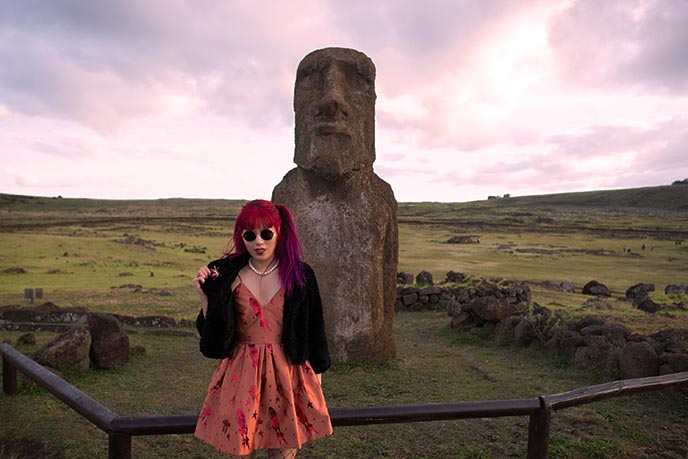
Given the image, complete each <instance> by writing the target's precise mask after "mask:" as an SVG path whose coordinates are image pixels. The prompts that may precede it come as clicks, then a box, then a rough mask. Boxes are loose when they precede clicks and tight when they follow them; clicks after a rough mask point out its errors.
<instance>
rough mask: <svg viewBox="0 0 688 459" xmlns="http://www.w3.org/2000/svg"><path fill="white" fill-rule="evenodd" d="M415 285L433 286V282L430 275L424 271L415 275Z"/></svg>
mask: <svg viewBox="0 0 688 459" xmlns="http://www.w3.org/2000/svg"><path fill="white" fill-rule="evenodd" d="M416 285H418V286H424V285H434V282H433V281H432V274H430V273H429V272H427V271H425V270H423V271H421V272H419V273H418V275H416Z"/></svg>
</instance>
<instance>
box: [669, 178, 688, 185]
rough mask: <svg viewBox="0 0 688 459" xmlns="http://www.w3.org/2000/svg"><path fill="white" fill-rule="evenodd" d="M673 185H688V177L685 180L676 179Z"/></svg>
mask: <svg viewBox="0 0 688 459" xmlns="http://www.w3.org/2000/svg"><path fill="white" fill-rule="evenodd" d="M672 185H688V178H685V179H683V180H676V181H675V182H674V183H672Z"/></svg>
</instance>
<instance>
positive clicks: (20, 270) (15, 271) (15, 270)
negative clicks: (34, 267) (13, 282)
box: [2, 268, 26, 274]
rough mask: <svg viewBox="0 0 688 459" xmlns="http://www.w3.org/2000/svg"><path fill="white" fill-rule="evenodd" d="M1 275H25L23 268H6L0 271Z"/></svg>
mask: <svg viewBox="0 0 688 459" xmlns="http://www.w3.org/2000/svg"><path fill="white" fill-rule="evenodd" d="M2 273H3V274H26V270H25V269H24V268H7V269H5V270H3V271H2Z"/></svg>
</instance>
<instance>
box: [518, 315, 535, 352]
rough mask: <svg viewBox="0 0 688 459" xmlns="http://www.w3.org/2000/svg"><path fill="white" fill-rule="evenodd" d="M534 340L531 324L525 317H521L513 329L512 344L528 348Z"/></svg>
mask: <svg viewBox="0 0 688 459" xmlns="http://www.w3.org/2000/svg"><path fill="white" fill-rule="evenodd" d="M534 340H535V330H534V329H533V323H532V322H531V321H530V319H528V318H527V317H523V318H522V319H521V321H519V323H518V325H516V327H515V328H514V342H515V343H516V344H520V345H521V346H528V345H529V344H530V343H532V342H533V341H534Z"/></svg>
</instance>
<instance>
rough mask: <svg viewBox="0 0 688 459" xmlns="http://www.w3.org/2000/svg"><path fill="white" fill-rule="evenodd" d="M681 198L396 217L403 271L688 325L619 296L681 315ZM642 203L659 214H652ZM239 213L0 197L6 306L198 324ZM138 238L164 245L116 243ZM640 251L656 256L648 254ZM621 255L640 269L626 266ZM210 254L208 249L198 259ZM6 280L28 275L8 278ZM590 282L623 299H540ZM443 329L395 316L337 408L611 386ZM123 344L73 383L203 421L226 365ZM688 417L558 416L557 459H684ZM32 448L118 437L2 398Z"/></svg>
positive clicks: (186, 349)
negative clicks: (31, 304) (391, 349)
mask: <svg viewBox="0 0 688 459" xmlns="http://www.w3.org/2000/svg"><path fill="white" fill-rule="evenodd" d="M671 188H672V189H670V190H664V189H663V190H659V191H657V190H655V191H653V190H650V191H649V193H650V194H654V196H655V197H654V198H652V199H650V198H649V197H646V198H643V199H640V198H637V197H636V198H634V196H635V195H634V194H633V193H632V192H630V191H629V192H625V193H621V194H618V193H617V194H614V193H611V194H609V195H597V197H595V195H586V196H581V195H577V194H576V195H575V196H558V197H542V198H541V199H537V198H532V197H528V198H513V199H508V200H498V201H490V202H478V203H464V204H456V203H454V204H439V203H401V204H400V205H399V221H400V225H399V231H400V247H399V271H406V272H409V273H413V274H414V275H415V274H416V273H418V272H419V271H420V270H421V269H425V270H428V271H430V272H431V273H432V274H433V275H434V277H435V280H436V281H441V280H443V279H444V278H445V275H446V273H447V271H450V270H452V271H457V272H463V273H466V274H469V275H470V276H472V277H474V278H480V277H483V278H488V279H489V278H508V279H515V280H527V281H530V282H531V289H532V291H533V300H534V301H536V302H538V303H539V304H541V305H543V306H547V307H549V308H551V309H554V310H558V311H561V312H562V313H564V314H565V315H566V316H567V317H570V318H580V317H583V316H586V315H591V314H592V315H596V316H600V317H603V318H605V319H607V320H610V321H615V322H621V323H624V324H627V325H628V326H630V327H631V328H632V329H633V330H634V331H639V332H643V333H650V332H654V331H657V330H661V329H665V328H688V327H687V323H688V322H687V313H686V312H685V311H673V310H672V311H670V312H668V313H659V314H654V315H648V314H645V313H643V312H641V311H639V310H637V309H636V308H634V307H633V306H632V304H631V303H629V302H627V301H624V300H622V299H620V298H619V297H622V296H623V294H624V292H625V290H626V289H627V288H628V287H629V286H631V285H633V284H635V283H638V282H652V283H655V285H656V287H657V291H656V292H653V293H652V295H651V296H652V298H653V299H655V301H658V302H663V303H677V302H683V303H686V300H687V299H686V298H681V297H669V296H667V295H665V294H664V293H663V289H664V287H665V285H666V284H668V283H685V282H686V275H687V273H688V245H682V246H678V245H676V244H675V243H674V240H677V239H688V213H686V212H685V211H683V210H681V209H680V208H679V207H680V206H678V207H677V205H674V204H675V202H677V201H676V199H677V195H676V193H679V194H680V193H683V192H685V191H684V190H683V189H681V190H678V189H677V188H674V187H671ZM660 191H661V192H660ZM605 193H607V192H605ZM645 193H646V194H647V193H648V192H647V191H646V192H645ZM666 193H673V194H672V195H671V196H673V198H669V197H667V196H669V195H667V194H666ZM643 196H644V195H643ZM679 197H680V196H679ZM648 202H653V203H654V204H653V205H655V206H656V207H655V208H651V209H648V208H647V207H646V206H647V205H648V204H647V203H648ZM619 203H625V204H623V207H619V206H620V204H619ZM634 203H635V205H634ZM672 203H674V204H672ZM240 205H241V201H223V200H215V201H205V200H159V201H98V200H72V199H48V198H31V197H21V196H10V195H1V194H0V217H1V218H0V234H1V235H2V238H1V239H0V305H4V304H22V305H26V304H28V301H27V300H25V299H23V289H24V288H26V287H41V288H43V289H44V298H43V300H42V301H52V302H54V303H55V304H57V305H59V306H86V307H87V308H89V310H91V311H95V312H114V313H121V314H129V315H150V314H165V315H170V316H173V317H175V318H176V319H177V320H180V319H193V318H194V317H195V315H196V313H197V311H198V301H197V297H196V293H195V292H194V290H193V288H192V287H191V278H192V275H193V273H194V272H195V270H196V269H197V268H198V266H199V265H201V264H205V263H207V261H209V260H210V259H211V258H214V257H217V256H219V255H220V254H221V253H222V252H223V251H224V250H225V249H226V244H227V240H228V238H229V227H230V226H231V221H230V220H229V216H231V215H234V214H235V213H236V211H237V210H238V208H239V206H240ZM585 205H587V206H588V207H585ZM591 206H592V207H591ZM615 206H616V207H615ZM461 234H473V235H479V236H480V238H481V242H480V244H461V245H459V244H446V243H445V242H444V241H446V240H447V239H449V238H450V237H451V236H454V235H461ZM126 236H134V237H137V238H141V239H144V240H147V241H152V242H153V244H147V245H145V246H141V245H136V244H123V243H118V242H115V240H116V239H122V238H125V237H126ZM643 243H645V244H646V251H642V250H641V245H642V244H643ZM650 245H653V246H654V249H653V250H652V251H649V247H650ZM624 247H631V248H632V250H633V252H635V253H637V254H638V256H629V255H628V254H625V253H624V252H623V250H622V249H623V248H624ZM189 248H195V249H196V250H191V251H189V250H187V249H189ZM203 248H204V249H205V253H197V252H198V250H197V249H203ZM12 268H22V269H24V270H25V271H26V274H9V273H5V272H4V271H5V270H8V269H12ZM151 273H153V275H152V276H151ZM592 279H596V280H599V281H601V282H603V283H605V284H606V285H607V286H608V287H610V288H611V289H612V290H613V292H614V294H613V296H612V298H610V299H605V300H604V301H603V302H599V301H594V302H588V300H589V299H590V297H587V296H584V295H581V294H580V293H562V292H557V291H554V290H549V289H547V288H545V287H543V286H540V285H538V283H541V282H544V281H552V282H555V283H559V282H561V281H563V280H571V281H573V282H574V284H575V285H576V287H577V288H578V289H580V287H582V286H583V285H584V284H585V283H586V282H588V281H589V280H592ZM125 284H139V285H141V286H142V287H143V289H144V291H147V292H148V293H134V292H133V291H132V290H131V289H128V288H119V287H120V286H122V285H125ZM113 287H114V288H113ZM155 289H158V291H159V290H164V291H165V292H167V293H168V295H166V296H163V295H160V294H159V292H157V293H156V290H155ZM448 324H449V317H448V316H446V315H445V314H444V313H441V312H433V313H429V312H426V313H405V314H398V315H397V316H396V318H395V324H394V327H395V337H396V343H397V348H398V358H397V359H396V360H395V361H392V362H389V363H388V364H385V365H363V366H361V365H350V364H345V363H337V364H335V365H334V366H333V368H332V369H331V370H330V371H329V372H327V373H326V374H325V375H324V388H325V395H326V397H327V400H328V405H329V406H331V407H363V406H380V405H396V404H415V403H441V402H453V401H471V400H473V401H475V400H494V399H512V398H523V397H534V396H537V395H542V394H552V393H559V392H564V391H567V390H571V389H575V388H578V387H584V386H589V385H593V384H597V383H600V382H602V381H603V380H602V379H600V376H597V375H595V374H590V373H587V372H584V371H581V370H577V369H575V368H573V367H571V365H570V363H569V362H566V361H563V360H562V359H551V358H549V357H547V356H546V355H544V354H543V353H542V352H541V351H539V350H537V349H531V348H517V347H513V346H510V345H505V344H504V343H498V342H496V341H494V340H493V338H492V337H490V336H489V335H486V334H481V333H478V334H457V333H456V332H454V331H452V330H451V329H450V328H449V326H448ZM129 330H130V332H131V333H130V339H131V341H132V344H133V345H138V346H143V347H144V348H145V349H146V352H145V353H144V354H137V355H135V356H134V357H133V358H132V360H131V361H130V362H129V363H128V364H126V365H124V366H123V367H121V368H119V369H117V370H112V371H81V372H69V373H67V374H66V375H65V376H66V378H67V379H68V380H69V381H70V382H72V383H73V384H74V385H76V386H77V387H79V388H81V389H82V390H84V391H85V392H86V393H88V394H90V395H92V396H93V397H94V398H96V399H97V400H99V401H101V402H102V403H104V404H105V405H106V406H108V407H110V408H111V409H113V410H114V411H116V412H117V413H118V414H121V415H146V414H188V413H194V412H196V411H197V410H198V408H199V406H200V403H201V402H202V398H203V395H204V393H205V390H206V388H207V387H206V386H207V383H208V381H209V379H210V375H211V373H212V371H213V369H214V365H215V362H213V361H210V360H206V359H203V358H202V356H201V355H200V354H199V353H198V350H197V346H198V343H197V340H196V339H194V338H184V337H161V336H152V335H147V334H145V333H144V331H145V330H144V329H136V328H130V329H129ZM20 334H21V333H19V332H2V331H0V340H3V339H8V340H10V341H12V342H15V341H16V339H17V338H18V336H19V335H20ZM54 336H55V335H54V334H51V333H45V332H42V333H38V340H39V342H38V343H37V344H36V345H35V346H18V349H19V350H20V351H22V352H25V353H27V354H31V353H32V352H34V351H35V350H36V349H37V348H38V347H39V346H41V345H42V344H44V343H46V342H47V341H48V340H50V339H52V338H53V337H54ZM686 412H688V398H687V397H686V393H685V391H683V392H682V391H662V392H659V393H654V394H646V395H642V396H633V397H622V398H619V399H613V400H608V401H603V402H596V403H593V404H589V405H586V406H584V407H578V408H571V409H566V410H562V411H559V412H556V413H555V414H554V418H553V419H554V421H553V427H552V437H551V440H552V442H551V448H550V452H551V454H550V456H551V457H553V458H579V457H608V458H629V459H630V458H654V457H666V458H671V457H685V456H686V452H688V440H686V438H688V421H687V420H686V417H685V413H686ZM56 427H59V428H56ZM527 432H528V419H527V418H518V417H517V418H498V419H473V420H460V421H446V422H428V423H414V424H397V425H376V426H366V427H346V428H337V429H336V433H335V435H334V436H332V437H329V438H327V439H323V440H320V441H318V442H314V443H313V444H310V445H308V446H307V447H306V448H305V450H304V451H303V452H302V453H300V456H299V457H305V458H326V457H351V458H363V457H382V458H425V457H428V458H429V457H433V458H436V457H459V458H483V457H505V458H509V457H514V458H515V457H524V455H525V449H526V443H527ZM17 440H21V442H20V443H17ZM20 447H24V449H25V450H27V449H28V450H31V451H33V452H34V453H35V452H36V451H38V452H39V453H40V454H39V455H40V457H47V458H50V457H54V458H56V459H57V458H77V459H78V458H91V457H104V456H105V454H106V451H107V438H106V436H105V434H104V433H102V432H100V431H99V430H98V429H96V428H95V427H93V426H92V425H90V424H89V423H88V422H87V421H85V420H83V419H82V418H80V417H79V416H78V415H76V414H75V413H74V412H72V411H71V410H70V409H68V408H67V407H66V406H65V405H64V404H62V403H61V402H59V401H57V400H56V399H54V398H53V397H51V396H49V395H47V394H46V393H45V392H44V391H42V390H39V389H32V388H24V389H22V391H21V393H20V394H19V395H17V396H16V397H0V459H4V458H5V457H8V458H9V457H12V458H14V457H16V458H24V459H25V458H28V457H35V456H31V455H30V454H33V453H25V452H22V451H21V448H20ZM133 448H134V455H135V457H139V458H144V459H146V458H158V457H160V455H161V454H162V452H163V451H164V455H165V456H166V457H170V458H173V459H174V458H187V457H199V458H200V457H204V458H205V457H208V458H213V457H221V456H220V455H217V454H215V453H214V452H212V451H211V449H210V448H209V447H207V446H206V445H203V444H200V442H198V441H196V440H195V439H194V438H193V437H192V436H191V435H174V436H161V437H160V436H159V437H136V438H134V441H133ZM36 454H38V453H36Z"/></svg>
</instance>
